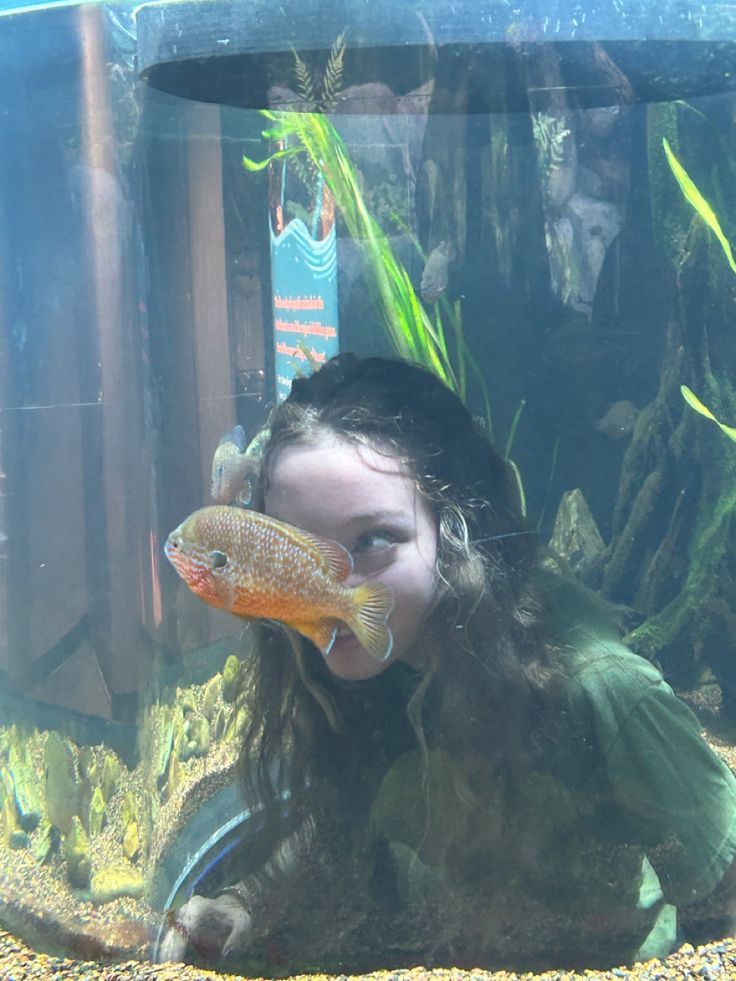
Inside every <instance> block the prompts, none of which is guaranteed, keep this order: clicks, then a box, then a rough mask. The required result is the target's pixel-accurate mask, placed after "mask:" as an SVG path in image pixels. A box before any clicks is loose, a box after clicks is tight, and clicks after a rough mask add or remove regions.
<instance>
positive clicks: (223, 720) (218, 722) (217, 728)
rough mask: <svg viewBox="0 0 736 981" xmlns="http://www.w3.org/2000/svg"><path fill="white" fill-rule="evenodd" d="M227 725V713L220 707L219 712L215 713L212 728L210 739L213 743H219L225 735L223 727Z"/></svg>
mask: <svg viewBox="0 0 736 981" xmlns="http://www.w3.org/2000/svg"><path fill="white" fill-rule="evenodd" d="M226 724H227V712H226V711H225V709H224V707H222V706H221V707H220V711H219V712H218V713H217V716H216V718H215V724H214V726H213V728H212V738H213V739H214V740H215V742H219V741H220V740H221V739H222V737H223V736H224V735H225V725H226Z"/></svg>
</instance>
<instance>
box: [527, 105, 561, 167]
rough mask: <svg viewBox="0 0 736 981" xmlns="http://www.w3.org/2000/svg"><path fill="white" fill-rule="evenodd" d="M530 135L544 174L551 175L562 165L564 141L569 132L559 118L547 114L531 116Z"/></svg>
mask: <svg viewBox="0 0 736 981" xmlns="http://www.w3.org/2000/svg"><path fill="white" fill-rule="evenodd" d="M532 134H533V135H534V142H535V143H536V145H537V151H538V153H539V158H540V161H541V164H542V167H543V168H544V171H545V173H548V174H551V173H552V172H553V171H555V170H557V168H558V167H559V166H560V165H561V164H562V161H563V160H564V157H565V140H566V139H567V137H568V136H569V135H570V130H569V129H568V128H567V127H566V126H565V120H564V119H563V118H561V117H560V116H552V115H550V114H549V113H547V112H536V113H534V114H533V115H532Z"/></svg>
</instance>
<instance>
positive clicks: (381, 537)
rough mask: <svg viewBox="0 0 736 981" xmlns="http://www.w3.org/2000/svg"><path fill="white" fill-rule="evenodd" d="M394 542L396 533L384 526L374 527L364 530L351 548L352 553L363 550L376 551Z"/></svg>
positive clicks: (359, 552) (362, 551)
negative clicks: (373, 528)
mask: <svg viewBox="0 0 736 981" xmlns="http://www.w3.org/2000/svg"><path fill="white" fill-rule="evenodd" d="M395 544H396V535H394V534H393V532H390V531H388V530H387V529H386V528H376V529H375V530H371V531H365V532H363V534H362V535H359V536H358V539H357V541H356V543H355V547H354V548H353V554H361V553H365V552H377V551H381V550H382V549H384V548H390V547H391V546H392V545H395Z"/></svg>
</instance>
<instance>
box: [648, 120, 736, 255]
mask: <svg viewBox="0 0 736 981" xmlns="http://www.w3.org/2000/svg"><path fill="white" fill-rule="evenodd" d="M662 146H663V147H664V152H665V156H666V157H667V163H668V164H669V165H670V170H671V171H672V173H673V174H674V176H675V180H676V181H677V183H678V184H679V186H680V190H681V191H682V193H683V194H684V196H685V199H686V201H687V202H688V203H689V204H691V205H692V207H693V208H694V209H695V211H697V213H698V214H699V215H700V217H701V218H702V219H703V221H704V222H705V223H706V225H707V226H708V228H710V230H711V231H712V232H713V234H714V235H715V237H716V238H717V239H718V241H719V242H720V244H721V248H722V249H723V251H724V253H725V255H726V259H727V260H728V264H729V266H730V267H731V269H732V271H733V272H735V273H736V261H734V257H733V253H732V252H731V246H730V244H729V241H728V239H727V238H726V236H725V235H724V234H723V229H722V228H721V225H720V222H719V221H718V218H717V217H716V213H715V211H714V210H713V209H712V208H711V206H710V205H709V204H708V202H707V201H706V200H705V198H704V197H703V195H702V194H701V193H700V191H699V190H698V188H697V187H696V186H695V184H694V182H693V180H692V178H691V177H690V175H689V174H688V172H687V171H686V170H685V168H684V167H683V166H682V164H681V163H680V161H679V160H678V159H677V157H676V156H675V154H674V153H673V152H672V149H671V147H670V145H669V142H668V141H667V137H663V138H662Z"/></svg>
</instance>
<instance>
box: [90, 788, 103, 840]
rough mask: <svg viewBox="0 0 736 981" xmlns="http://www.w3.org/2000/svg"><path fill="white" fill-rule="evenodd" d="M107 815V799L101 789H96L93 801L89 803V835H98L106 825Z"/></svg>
mask: <svg viewBox="0 0 736 981" xmlns="http://www.w3.org/2000/svg"><path fill="white" fill-rule="evenodd" d="M106 817H107V814H106V810H105V797H104V794H103V793H102V790H101V788H100V787H95V789H94V790H93V791H92V800H91V801H90V802H89V821H88V827H89V833H90V834H91V835H93V836H94V835H98V834H99V833H100V832H101V831H102V829H103V827H104V825H105V820H106Z"/></svg>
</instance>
